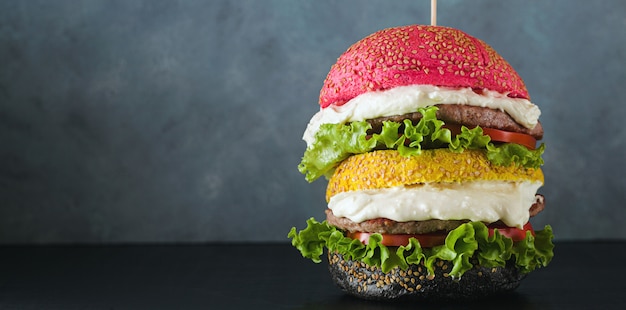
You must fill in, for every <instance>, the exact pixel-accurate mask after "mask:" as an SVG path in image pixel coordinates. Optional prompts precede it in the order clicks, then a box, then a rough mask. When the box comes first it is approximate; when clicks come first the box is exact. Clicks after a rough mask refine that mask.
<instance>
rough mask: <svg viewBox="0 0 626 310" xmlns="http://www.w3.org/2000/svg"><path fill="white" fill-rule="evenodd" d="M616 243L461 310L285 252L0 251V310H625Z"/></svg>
mask: <svg viewBox="0 0 626 310" xmlns="http://www.w3.org/2000/svg"><path fill="white" fill-rule="evenodd" d="M625 281H626V241H610V242H591V241H586V242H560V243H557V244H556V248H555V257H554V259H553V261H552V263H551V264H550V265H549V266H548V267H547V268H543V269H539V270H537V271H535V272H533V273H531V274H530V275H528V276H527V277H526V279H524V281H523V282H522V284H521V285H520V287H519V288H518V289H517V290H515V291H514V292H513V293H509V294H503V295H499V296H496V297H493V298H489V299H485V300H479V301H471V302H467V301H466V302H441V301H438V302H419V303H416V302H413V303H384V302H372V301H364V300H360V299H357V298H353V297H350V296H347V295H344V294H343V293H342V292H341V291H340V290H339V289H338V288H337V287H335V286H334V284H333V283H332V281H331V279H330V276H329V273H328V270H327V266H326V265H325V262H323V263H321V264H315V263H313V262H311V261H310V260H308V259H304V258H302V257H301V256H300V253H299V252H298V251H297V250H295V249H294V248H292V247H291V246H290V245H289V244H201V245H199V244H195V245H117V246H114V245H108V246H68V245H65V246H2V247H0V309H403V308H407V309H408V308H422V309H457V308H463V309H473V308H476V309H492V308H493V309H626V282H625Z"/></svg>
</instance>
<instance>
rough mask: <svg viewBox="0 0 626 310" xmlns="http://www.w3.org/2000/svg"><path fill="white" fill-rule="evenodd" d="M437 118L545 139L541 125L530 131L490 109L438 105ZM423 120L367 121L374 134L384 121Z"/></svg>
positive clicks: (409, 116)
mask: <svg viewBox="0 0 626 310" xmlns="http://www.w3.org/2000/svg"><path fill="white" fill-rule="evenodd" d="M437 107H438V108H439V110H438V111H437V118H438V119H440V120H442V121H444V122H446V123H448V124H460V125H465V126H468V127H473V126H480V127H483V128H494V129H500V130H505V131H511V132H519V133H524V134H527V135H531V136H533V137H534V138H535V139H537V140H541V139H542V138H543V127H542V126H541V123H537V126H535V128H533V129H528V128H526V127H524V126H522V125H520V124H518V123H517V122H515V120H514V119H513V118H512V117H511V116H510V115H509V114H507V113H505V112H502V111H500V110H494V109H490V108H483V107H476V106H469V105H461V104H440V105H437ZM421 118H422V114H421V113H419V112H415V113H409V114H404V115H395V116H385V117H378V118H374V119H370V120H367V122H368V123H370V124H371V125H372V133H374V132H380V131H381V129H382V126H383V122H384V121H394V122H402V121H403V120H404V119H411V120H412V121H414V122H415V123H416V122H417V121H419V120H420V119H421Z"/></svg>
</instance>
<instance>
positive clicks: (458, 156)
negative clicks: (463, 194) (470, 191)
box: [326, 149, 544, 201]
mask: <svg viewBox="0 0 626 310" xmlns="http://www.w3.org/2000/svg"><path fill="white" fill-rule="evenodd" d="M479 180H501V181H525V180H527V181H539V182H542V183H543V181H544V179H543V172H542V171H541V169H528V168H523V167H520V166H516V165H511V166H508V167H507V166H497V165H492V164H491V163H490V162H489V160H488V159H487V157H486V156H485V152H484V151H482V150H465V151H464V152H462V153H453V152H450V151H449V150H448V149H432V150H423V151H422V154H421V155H420V156H402V155H400V153H398V151H396V150H379V151H374V152H369V153H364V154H359V155H354V156H350V157H349V158H348V159H346V160H344V161H343V162H341V164H339V166H338V167H337V169H336V170H335V172H334V174H333V176H332V177H331V178H330V180H329V182H328V188H327V190H326V200H327V201H328V200H330V198H331V197H332V196H334V195H337V194H339V193H342V192H347V191H356V190H367V189H381V188H390V187H396V186H403V185H404V186H410V185H416V184H420V183H434V182H437V183H453V182H468V181H479Z"/></svg>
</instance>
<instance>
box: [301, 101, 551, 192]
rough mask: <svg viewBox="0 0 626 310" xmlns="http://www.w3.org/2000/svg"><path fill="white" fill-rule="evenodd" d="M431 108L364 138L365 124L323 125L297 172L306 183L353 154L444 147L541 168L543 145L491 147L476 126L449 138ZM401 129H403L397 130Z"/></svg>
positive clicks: (386, 124) (498, 161) (415, 151)
mask: <svg viewBox="0 0 626 310" xmlns="http://www.w3.org/2000/svg"><path fill="white" fill-rule="evenodd" d="M437 110H438V108H437V107H435V106H431V107H427V108H419V109H418V112H419V113H421V114H422V118H421V119H420V121H419V122H418V123H417V124H413V123H412V122H411V121H410V120H408V119H406V120H404V121H403V122H402V123H398V122H393V121H385V122H383V126H382V130H381V132H380V133H378V134H374V135H372V136H371V137H369V138H368V131H369V130H370V129H371V125H370V124H369V123H367V122H365V121H360V122H351V123H349V124H323V125H321V126H320V129H319V131H318V132H317V133H316V135H315V142H314V143H313V144H312V145H311V146H309V147H308V148H307V149H306V151H305V152H304V155H303V156H302V161H301V162H300V164H299V165H298V170H299V171H300V172H301V173H303V174H305V178H306V180H307V181H309V182H313V181H315V180H316V179H318V178H320V177H321V176H327V177H329V176H330V175H332V173H333V171H334V169H335V168H336V167H337V165H338V164H339V163H340V162H341V161H343V160H344V159H346V158H348V157H349V156H351V155H354V154H362V153H367V152H370V151H372V150H374V149H377V148H378V149H380V148H386V149H394V150H398V152H399V153H400V154H401V155H403V156H416V155H420V154H421V153H422V150H423V149H433V148H442V147H446V146H447V147H448V149H449V150H450V151H451V152H456V153H460V152H463V151H464V150H468V149H486V150H487V158H488V159H489V161H491V162H492V163H494V164H496V165H503V166H509V165H511V164H516V165H521V166H523V167H526V168H538V167H540V166H541V165H543V159H542V158H541V155H542V154H543V152H544V149H545V146H544V145H543V144H541V146H540V147H539V148H537V149H535V150H529V149H527V148H526V147H524V146H522V145H519V144H515V143H504V144H500V145H494V144H493V143H491V138H490V137H489V136H487V135H483V130H482V128H480V127H474V128H472V129H468V128H467V127H465V126H462V127H461V133H460V134H458V135H456V136H452V133H451V132H450V130H449V129H447V128H444V127H443V125H444V122H443V121H441V120H438V119H437ZM401 128H403V130H401Z"/></svg>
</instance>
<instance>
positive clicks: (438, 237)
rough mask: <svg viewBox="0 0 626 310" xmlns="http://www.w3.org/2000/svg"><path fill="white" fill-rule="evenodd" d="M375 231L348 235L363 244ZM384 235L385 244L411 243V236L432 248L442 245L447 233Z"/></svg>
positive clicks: (424, 245) (426, 246)
mask: <svg viewBox="0 0 626 310" xmlns="http://www.w3.org/2000/svg"><path fill="white" fill-rule="evenodd" d="M372 234H373V233H367V232H355V233H348V237H349V238H352V239H358V240H360V241H361V242H362V243H363V244H367V243H368V242H369V239H370V235H372ZM381 235H382V236H383V240H382V241H381V243H382V244H383V245H384V246H401V245H407V244H409V238H415V239H417V241H419V242H420V245H421V246H422V247H424V248H432V247H434V246H437V245H441V244H443V243H444V241H445V240H446V236H447V234H446V233H443V234H440V233H431V234H421V235H404V234H402V235H392V234H381Z"/></svg>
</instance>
